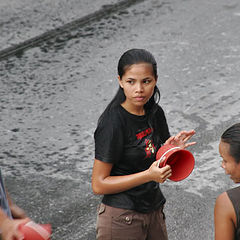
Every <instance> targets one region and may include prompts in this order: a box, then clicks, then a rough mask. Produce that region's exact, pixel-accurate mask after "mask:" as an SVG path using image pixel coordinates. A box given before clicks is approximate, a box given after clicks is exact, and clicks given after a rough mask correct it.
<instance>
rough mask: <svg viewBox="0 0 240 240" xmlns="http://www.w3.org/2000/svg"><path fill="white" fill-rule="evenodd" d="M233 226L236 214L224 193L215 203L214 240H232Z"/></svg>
mask: <svg viewBox="0 0 240 240" xmlns="http://www.w3.org/2000/svg"><path fill="white" fill-rule="evenodd" d="M235 226H236V214H235V211H234V208H233V205H232V203H231V201H230V199H229V197H228V195H227V193H226V192H224V193H222V194H220V195H219V196H218V198H217V199H216V202H215V208H214V227H215V240H226V239H227V240H234V233H235Z"/></svg>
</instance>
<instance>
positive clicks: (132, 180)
mask: <svg viewBox="0 0 240 240" xmlns="http://www.w3.org/2000/svg"><path fill="white" fill-rule="evenodd" d="M149 181H151V179H150V177H149V173H148V170H145V171H143V172H139V173H135V174H130V175H124V176H107V177H105V178H104V179H101V181H97V183H96V184H94V183H93V191H94V193H95V194H114V193H119V192H123V191H126V190H129V189H131V188H134V187H136V186H139V185H141V184H144V183H147V182H149Z"/></svg>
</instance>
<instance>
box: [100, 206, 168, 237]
mask: <svg viewBox="0 0 240 240" xmlns="http://www.w3.org/2000/svg"><path fill="white" fill-rule="evenodd" d="M167 239H168V236H167V230H166V224H165V216H164V213H163V208H161V209H159V210H156V211H154V212H151V213H139V212H136V211H133V210H127V209H121V208H114V207H110V206H107V205H105V204H103V203H101V204H100V206H99V209H98V216H97V240H167Z"/></svg>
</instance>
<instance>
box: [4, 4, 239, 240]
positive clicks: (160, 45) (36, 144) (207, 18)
mask: <svg viewBox="0 0 240 240" xmlns="http://www.w3.org/2000/svg"><path fill="white" fill-rule="evenodd" d="M45 2H46V3H47V2H48V4H49V1H45ZM53 2H54V3H56V5H55V6H60V5H61V4H60V1H59V2H58V1H51V3H53ZM79 2H81V3H82V4H83V5H82V6H83V7H84V6H89V5H87V3H86V2H85V3H84V1H79ZM96 2H97V1H96ZM117 2H119V1H115V3H117ZM25 3H27V1H25ZM28 3H30V1H29V2H28ZM66 3H67V2H66ZM108 3H109V2H107V1H106V4H108ZM111 3H114V2H111ZM4 4H5V5H4ZM4 4H3V2H2V3H1V4H0V6H1V10H0V11H1V14H0V16H1V17H0V18H1V22H2V24H1V27H2V28H4V29H5V30H6V29H7V30H6V31H5V32H6V33H5V34H4V35H2V33H1V42H2V44H1V46H2V47H1V51H3V50H4V49H9V47H10V48H11V50H12V49H13V46H20V45H21V44H22V43H24V42H27V41H28V39H32V38H36V37H38V36H41V34H43V33H44V32H48V31H49V30H53V29H54V24H53V22H52V20H51V19H54V17H53V18H51V17H52V16H53V15H54V16H55V14H57V16H58V17H59V18H58V21H57V27H61V26H65V25H66V24H67V23H68V22H74V21H76V20H77V19H81V18H82V17H84V16H87V15H88V14H89V15H90V14H92V13H93V12H95V11H99V9H102V8H101V6H98V7H96V9H92V8H91V7H86V12H85V11H84V10H83V9H82V8H81V11H82V15H81V16H80V18H78V16H77V14H76V9H77V7H78V5H77V4H79V3H77V1H76V2H75V1H72V2H71V7H70V5H68V4H67V5H66V6H68V7H69V8H67V7H66V6H65V5H61V8H60V9H59V8H56V9H55V8H54V9H55V10H54V11H53V10H52V11H50V9H51V8H46V9H48V11H45V12H44V11H42V9H43V6H40V7H39V6H38V7H37V8H36V9H38V12H39V14H38V15H37V16H38V17H39V18H37V16H34V17H33V16H32V15H31V14H29V15H26V14H25V15H24V14H23V15H22V19H25V20H26V19H28V21H26V22H28V23H31V22H32V23H34V24H32V25H31V26H30V27H26V28H25V25H24V24H23V25H24V26H22V27H21V26H20V25H17V24H13V23H12V21H14V18H13V16H14V15H15V14H14V13H16V11H17V10H18V11H19V13H24V6H23V5H21V4H20V3H19V2H18V1H16V3H15V4H19V5H15V6H18V7H17V8H16V9H17V10H16V9H14V8H13V6H10V5H9V3H8V2H7V1H6V2H5V1H4ZM31 4H32V5H31ZM31 4H29V5H27V6H28V8H29V9H32V10H29V11H30V12H31V11H33V12H36V11H37V10H36V9H35V6H36V5H34V4H33V3H32V2H31ZM3 5H4V8H2V6H3ZM25 6H26V5H25ZM44 6H45V5H44ZM95 6H96V5H95ZM7 9H8V10H7ZM33 9H35V11H34V10H33ZM87 9H91V11H90V10H87ZM13 10H14V11H13ZM87 11H89V12H87ZM3 13H6V15H3ZM44 13H45V15H44ZM85 13H86V15H85ZM51 14H52V15H51ZM2 16H4V17H2ZM17 16H19V17H18V18H20V15H17ZM64 16H68V18H66V19H65V20H64V21H63V20H61V19H62V18H64ZM15 18H17V17H16V16H15ZM3 19H7V20H6V21H3ZM16 22H18V20H16ZM22 22H23V23H25V22H24V21H22ZM61 22H63V24H62V25H61ZM239 22H240V3H239V2H238V1H237V0H232V1H226V0H215V1H214V0H211V1H209V0H203V1H201V3H200V2H199V1H197V0H181V1H177V0H169V1H160V0H148V1H139V2H136V3H135V4H132V5H129V6H127V7H124V8H120V9H115V10H112V11H109V12H107V13H106V14H103V15H101V16H99V17H98V18H96V19H94V18H93V19H92V20H91V21H89V22H87V23H86V24H82V25H81V24H80V26H79V27H77V26H74V27H73V28H70V29H69V30H67V29H66V28H65V30H64V31H63V32H61V34H56V37H51V38H49V39H47V40H42V41H40V42H38V43H35V44H33V46H30V47H28V48H26V49H23V50H22V51H19V52H16V54H15V55H14V54H13V55H9V56H8V57H5V58H4V59H2V60H1V61H0V79H1V81H0V135H1V139H0V145H1V152H0V163H1V165H0V166H1V169H2V172H3V174H4V176H5V181H6V186H7V188H8V190H9V192H10V193H11V195H12V198H13V199H14V200H15V201H16V202H17V203H18V205H20V206H21V207H22V208H24V209H25V210H26V212H27V213H28V215H29V216H30V217H31V218H32V219H33V220H35V221H36V222H39V223H48V222H49V223H51V224H52V227H53V235H52V239H53V240H56V239H57V240H60V239H61V240H65V239H68V240H81V239H89V240H91V239H95V220H96V207H97V204H98V203H99V201H100V197H99V196H94V195H93V193H92V191H91V169H92V164H93V158H94V141H93V132H94V129H95V127H96V122H97V119H98V117H99V115H100V114H101V112H102V111H103V110H104V108H105V107H106V105H107V103H108V102H109V101H110V100H111V98H112V97H113V95H114V94H115V92H116V89H117V87H118V85H117V78H116V75H117V71H116V66H117V61H118V58H119V57H120V55H121V54H122V53H123V52H124V51H125V50H127V49H129V48H133V47H138V48H146V49H148V50H149V51H151V52H152V53H153V54H154V55H155V57H156V60H157V62H158V71H159V79H158V86H159V88H160V91H161V101H160V105H161V106H162V107H163V109H164V110H165V113H166V117H167V120H168V124H169V127H170V131H171V133H172V134H175V133H177V132H179V131H180V130H185V129H186V130H187V129H195V130H196V135H195V136H194V139H193V140H196V141H197V145H196V146H194V147H191V148H190V149H189V150H191V151H192V153H193V154H194V156H195V161H196V164H195V169H194V171H193V172H192V174H191V175H190V176H189V177H188V178H187V179H185V180H184V181H181V182H172V181H167V182H165V183H164V184H162V185H161V188H162V191H163V193H164V194H165V196H166V198H167V203H166V206H165V213H166V216H167V219H166V222H167V228H168V233H169V239H170V240H182V239H187V240H202V239H206V240H208V239H209V240H210V239H213V238H214V230H213V228H214V227H213V207H214V202H215V199H216V197H217V195H218V194H219V193H221V192H222V191H224V190H226V189H227V188H229V187H232V186H234V184H233V183H232V182H231V180H229V177H228V176H225V175H224V172H223V170H222V169H221V167H220V163H221V159H220V157H219V153H218V142H219V137H220V135H221V133H222V132H223V130H225V129H226V128H227V127H228V126H230V125H232V124H233V123H236V122H239V117H240V107H239V101H240V95H239V89H240V80H239V70H240V44H239V36H240V24H239ZM47 23H48V24H49V25H50V27H49V25H47ZM8 24H9V25H8ZM43 26H44V27H43ZM11 29H12V30H11ZM17 29H18V37H14V36H16V32H17V31H16V30H17ZM21 29H23V30H22V32H21ZM29 29H30V30H29ZM40 30H41V31H40ZM24 32H25V33H24ZM26 33H28V34H29V35H28V34H26ZM11 34H12V36H13V37H12V38H11ZM7 35H8V36H7ZM2 36H3V37H2ZM9 39H12V43H13V44H10V45H9V43H10V42H9ZM3 46H4V47H3Z"/></svg>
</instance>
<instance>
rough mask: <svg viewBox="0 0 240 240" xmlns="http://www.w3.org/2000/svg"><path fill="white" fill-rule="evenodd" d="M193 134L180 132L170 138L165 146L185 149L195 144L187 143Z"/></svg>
mask: <svg viewBox="0 0 240 240" xmlns="http://www.w3.org/2000/svg"><path fill="white" fill-rule="evenodd" d="M194 134H195V131H194V130H191V131H181V132H180V133H178V134H177V135H176V136H172V137H170V138H169V139H168V140H167V141H166V142H165V144H172V145H175V146H177V147H180V148H183V149H184V148H187V147H189V146H192V145H194V144H196V142H190V143H187V141H188V140H189V139H190V138H191V137H192V136H193V135H194Z"/></svg>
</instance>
